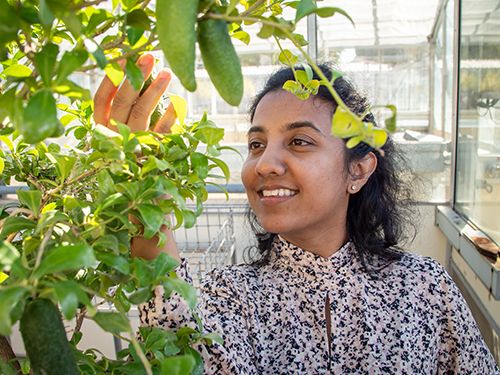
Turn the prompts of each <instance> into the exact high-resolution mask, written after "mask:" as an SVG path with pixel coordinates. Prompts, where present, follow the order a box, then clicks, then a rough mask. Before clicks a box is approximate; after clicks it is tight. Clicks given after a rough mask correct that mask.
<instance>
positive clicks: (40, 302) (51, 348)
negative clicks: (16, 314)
mask: <svg viewBox="0 0 500 375" xmlns="http://www.w3.org/2000/svg"><path fill="white" fill-rule="evenodd" d="M20 330H21V335H22V337H23V342H24V347H25V348H26V354H27V355H28V358H29V359H30V362H31V368H32V369H33V373H34V375H79V373H80V372H79V371H78V368H77V366H76V361H75V357H74V355H73V351H72V349H71V346H70V344H69V342H68V339H67V338H66V332H65V331H64V326H63V323H62V320H61V313H60V312H59V309H58V308H57V306H56V305H55V304H54V303H52V302H51V301H49V300H48V299H43V298H41V299H37V300H34V301H30V302H28V303H27V304H26V308H25V309H24V313H23V316H22V317H21V322H20Z"/></svg>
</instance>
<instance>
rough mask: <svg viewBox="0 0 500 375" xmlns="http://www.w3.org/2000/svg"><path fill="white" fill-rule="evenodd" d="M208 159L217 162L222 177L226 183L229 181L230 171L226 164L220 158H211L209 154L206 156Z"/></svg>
mask: <svg viewBox="0 0 500 375" xmlns="http://www.w3.org/2000/svg"><path fill="white" fill-rule="evenodd" d="M208 159H209V160H210V161H213V162H214V163H215V164H217V166H218V167H219V168H220V170H221V171H222V173H224V177H225V178H226V184H227V183H229V177H230V172H229V167H228V166H227V164H226V163H225V162H224V161H223V160H222V159H217V158H212V157H210V156H209V157H208Z"/></svg>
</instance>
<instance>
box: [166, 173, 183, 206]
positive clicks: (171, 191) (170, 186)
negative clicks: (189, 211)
mask: <svg viewBox="0 0 500 375" xmlns="http://www.w3.org/2000/svg"><path fill="white" fill-rule="evenodd" d="M160 181H161V183H162V185H163V187H164V188H165V190H166V191H167V194H168V195H170V196H171V197H172V198H173V199H174V200H175V201H176V202H177V204H178V205H179V206H180V207H181V208H184V207H186V201H185V199H184V198H183V197H182V196H181V195H180V194H179V190H177V186H175V184H174V183H173V182H172V181H170V180H168V179H167V178H166V177H165V176H161V177H160Z"/></svg>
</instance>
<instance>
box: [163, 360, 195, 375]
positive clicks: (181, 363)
mask: <svg viewBox="0 0 500 375" xmlns="http://www.w3.org/2000/svg"><path fill="white" fill-rule="evenodd" d="M195 366H196V360H195V359H194V357H192V356H190V355H183V356H175V357H165V358H164V359H163V361H162V363H161V373H162V375H189V374H190V373H191V371H192V370H193V369H194V367H195Z"/></svg>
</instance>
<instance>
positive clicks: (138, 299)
mask: <svg viewBox="0 0 500 375" xmlns="http://www.w3.org/2000/svg"><path fill="white" fill-rule="evenodd" d="M152 297H153V292H152V291H151V289H150V288H149V287H145V288H139V289H137V290H136V291H135V292H134V293H132V294H131V295H130V296H129V297H128V299H129V301H130V303H131V304H133V305H138V304H140V303H144V302H146V301H149V300H150V299H151V298H152Z"/></svg>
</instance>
